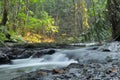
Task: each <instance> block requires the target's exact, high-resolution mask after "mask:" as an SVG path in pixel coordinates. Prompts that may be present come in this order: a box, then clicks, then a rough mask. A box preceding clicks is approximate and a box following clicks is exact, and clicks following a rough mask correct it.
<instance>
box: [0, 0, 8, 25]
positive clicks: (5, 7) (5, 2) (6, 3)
mask: <svg viewBox="0 0 120 80" xmlns="http://www.w3.org/2000/svg"><path fill="white" fill-rule="evenodd" d="M3 2H4V11H3V17H2V21H1V23H0V25H3V26H5V25H6V22H7V20H8V18H7V16H8V0H3Z"/></svg>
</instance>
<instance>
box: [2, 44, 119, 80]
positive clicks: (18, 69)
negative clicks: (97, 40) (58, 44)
mask: <svg viewBox="0 0 120 80" xmlns="http://www.w3.org/2000/svg"><path fill="white" fill-rule="evenodd" d="M119 44H120V43H119ZM92 48H93V47H85V48H79V49H72V50H68V49H64V50H63V49H58V50H57V52H56V53H54V54H53V55H45V56H43V57H41V58H28V59H16V60H13V61H12V62H13V64H11V65H8V64H7V65H0V80H10V79H12V78H14V77H17V76H19V75H21V74H24V73H28V72H31V71H35V70H37V69H53V68H56V67H65V66H68V65H69V64H70V63H78V62H88V61H90V60H92V61H105V60H107V59H111V60H114V59H116V60H120V51H119V48H120V46H119V45H118V44H117V43H111V44H110V45H107V47H106V46H102V47H99V48H98V49H97V50H91V49H92ZM103 48H107V49H109V50H111V52H102V50H103Z"/></svg>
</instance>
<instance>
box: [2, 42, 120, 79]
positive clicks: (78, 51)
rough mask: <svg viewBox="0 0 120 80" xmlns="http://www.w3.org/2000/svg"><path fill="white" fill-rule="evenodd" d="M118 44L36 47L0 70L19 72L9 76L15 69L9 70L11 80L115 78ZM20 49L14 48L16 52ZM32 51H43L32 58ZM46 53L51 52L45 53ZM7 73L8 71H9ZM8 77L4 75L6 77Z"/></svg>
mask: <svg viewBox="0 0 120 80" xmlns="http://www.w3.org/2000/svg"><path fill="white" fill-rule="evenodd" d="M119 44H120V43H119V42H113V43H108V44H107V45H103V46H92V47H84V48H71V49H70V48H69V49H50V48H48V49H42V50H41V49H40V48H29V49H27V50H26V51H27V52H31V53H32V55H31V56H32V57H30V58H26V59H24V58H23V59H19V60H17V59H15V60H13V64H12V65H9V66H7V67H6V66H5V67H2V68H1V69H3V71H4V70H5V69H6V71H5V73H6V74H7V73H8V72H7V69H8V70H11V69H14V70H16V71H17V74H19V75H17V76H13V75H15V74H16V72H15V73H13V75H12V76H13V77H11V80H110V79H112V80H119V79H120V73H119V72H120V68H119V67H120V46H119ZM20 49H21V48H20ZM15 51H16V49H15ZM21 51H23V50H21ZM21 51H19V50H18V51H17V52H21ZM34 51H35V52H36V51H37V53H39V55H41V54H42V53H44V54H42V56H39V57H37V59H36V57H33V56H34V55H36V54H37V53H35V54H34ZM41 51H42V52H41ZM23 52H24V51H23ZM49 52H52V53H50V54H48V53H49ZM25 53H26V52H25ZM33 54H34V55H33ZM37 56H38V55H37ZM58 64H59V65H58ZM41 65H44V68H41ZM49 65H52V67H51V68H49ZM56 65H57V66H56ZM63 65H64V66H63ZM55 66H56V67H55ZM31 67H32V68H31ZM36 67H37V68H36ZM45 67H46V68H45ZM26 70H28V72H26ZM3 71H1V72H3ZM19 72H20V73H22V74H20V73H19ZM10 73H12V70H11V71H10ZM20 75H21V76H20ZM4 76H5V75H4ZM15 77H16V78H15ZM13 78H14V79H13ZM9 79H10V78H7V80H9ZM1 80H4V79H1Z"/></svg>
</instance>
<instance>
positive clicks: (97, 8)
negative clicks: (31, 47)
mask: <svg viewBox="0 0 120 80" xmlns="http://www.w3.org/2000/svg"><path fill="white" fill-rule="evenodd" d="M0 5H1V6H0V13H1V14H0V21H1V23H0V40H1V41H6V40H8V39H11V40H13V41H17V42H30V43H33V42H57V43H74V42H93V41H98V42H101V41H111V40H113V39H115V40H120V35H119V34H120V28H119V22H120V19H119V18H120V16H119V14H120V8H119V6H120V1H119V0H116V1H115V0H1V1H0ZM116 26H117V27H116ZM116 31H117V32H116ZM112 33H113V37H112ZM114 33H115V34H114ZM117 36H118V37H117Z"/></svg>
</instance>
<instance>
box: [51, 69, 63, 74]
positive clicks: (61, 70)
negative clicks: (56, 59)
mask: <svg viewBox="0 0 120 80" xmlns="http://www.w3.org/2000/svg"><path fill="white" fill-rule="evenodd" d="M52 73H53V74H63V73H65V71H64V70H63V69H53V70H52Z"/></svg>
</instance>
